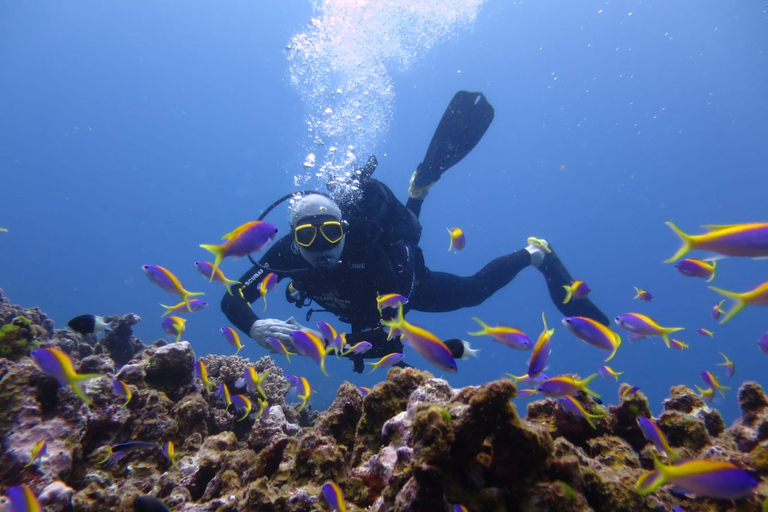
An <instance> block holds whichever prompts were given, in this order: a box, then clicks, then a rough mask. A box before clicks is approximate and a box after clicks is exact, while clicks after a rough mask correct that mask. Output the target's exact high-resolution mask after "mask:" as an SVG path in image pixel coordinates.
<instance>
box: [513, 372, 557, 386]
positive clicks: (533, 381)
mask: <svg viewBox="0 0 768 512" xmlns="http://www.w3.org/2000/svg"><path fill="white" fill-rule="evenodd" d="M507 377H509V378H510V380H511V381H512V382H514V383H515V384H517V383H518V382H519V383H521V384H525V385H527V386H538V385H539V384H541V383H542V382H544V381H546V380H549V377H548V376H547V375H546V374H544V373H540V374H539V375H537V376H536V377H530V376H529V375H528V374H527V373H526V374H525V375H512V374H511V373H508V374H507Z"/></svg>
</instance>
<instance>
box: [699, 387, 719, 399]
mask: <svg viewBox="0 0 768 512" xmlns="http://www.w3.org/2000/svg"><path fill="white" fill-rule="evenodd" d="M696 389H698V390H699V397H700V398H701V399H702V400H705V401H707V402H713V401H714V400H715V390H714V389H712V388H707V389H701V388H700V387H699V386H696Z"/></svg>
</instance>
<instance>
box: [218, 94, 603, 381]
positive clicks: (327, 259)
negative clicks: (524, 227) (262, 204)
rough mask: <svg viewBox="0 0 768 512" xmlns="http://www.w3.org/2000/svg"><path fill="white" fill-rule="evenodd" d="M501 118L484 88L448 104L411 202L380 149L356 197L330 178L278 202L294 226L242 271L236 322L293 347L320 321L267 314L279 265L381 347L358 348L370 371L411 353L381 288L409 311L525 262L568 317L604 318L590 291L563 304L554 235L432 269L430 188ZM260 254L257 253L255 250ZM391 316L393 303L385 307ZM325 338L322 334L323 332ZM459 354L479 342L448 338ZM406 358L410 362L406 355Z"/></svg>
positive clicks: (230, 307) (459, 301)
mask: <svg viewBox="0 0 768 512" xmlns="http://www.w3.org/2000/svg"><path fill="white" fill-rule="evenodd" d="M493 117H494V110H493V107H491V105H490V104H489V103H488V101H487V100H486V98H485V96H484V95H483V94H482V93H473V92H467V91H459V92H458V93H456V95H455V96H454V97H453V99H452V101H451V103H450V104H449V105H448V108H447V109H446V111H445V114H444V115H443V117H442V119H441V121H440V123H439V124H438V127H437V130H436V131H435V134H434V136H433V138H432V141H431V143H430V145H429V147H428V149H427V153H426V155H425V157H424V161H423V162H422V163H421V164H420V165H419V166H418V168H417V170H416V172H414V173H413V176H412V177H411V180H410V187H409V191H408V192H409V199H408V201H407V203H406V204H405V205H403V203H401V202H400V201H399V200H398V199H397V198H396V197H395V195H394V194H393V193H392V191H391V190H390V189H389V187H387V186H386V185H384V184H383V183H382V182H380V181H378V180H376V179H374V178H372V177H371V175H372V174H373V171H374V170H375V169H376V165H377V162H376V158H375V157H373V156H372V157H371V158H370V159H369V160H368V163H367V164H366V165H365V167H363V168H362V169H358V170H357V171H356V172H355V173H354V174H355V175H354V176H353V178H354V180H355V185H357V186H358V187H359V189H360V191H359V194H356V195H355V196H354V197H355V199H354V200H348V199H347V200H342V199H334V198H333V193H334V192H338V189H337V187H343V186H344V183H336V184H329V189H330V191H331V193H332V195H330V196H329V195H326V194H323V193H320V192H312V191H305V192H299V193H292V194H288V195H286V196H284V197H282V198H280V199H278V201H276V202H275V203H273V204H272V205H271V206H270V207H269V208H268V209H267V210H266V211H265V212H264V213H263V214H262V215H261V217H260V220H261V219H263V218H264V217H265V216H266V215H267V214H268V213H269V212H270V211H271V210H272V209H273V208H274V207H276V206H277V205H278V204H280V203H281V202H283V201H285V200H288V199H291V200H292V203H291V207H290V208H291V210H290V211H291V216H290V227H291V232H290V234H288V235H286V236H284V237H283V238H281V239H279V240H277V241H276V242H274V244H273V245H272V247H270V248H269V250H267V252H266V253H265V254H264V255H263V256H262V257H261V259H260V260H259V261H258V262H256V261H255V260H253V258H251V261H252V262H253V263H254V266H253V267H252V268H251V269H250V270H248V272H246V273H245V274H244V275H243V276H242V277H241V278H240V282H241V283H242V284H240V285H236V286H234V287H232V291H233V293H232V294H231V295H230V294H225V295H224V298H223V299H222V301H221V309H222V311H223V312H224V314H225V315H226V316H227V318H228V319H229V321H230V322H231V323H232V324H233V325H234V326H236V327H237V328H238V329H240V330H241V331H243V332H245V333H247V334H248V335H249V336H250V337H251V338H253V339H254V340H255V341H256V342H257V343H258V344H259V345H261V346H263V347H265V348H267V349H268V350H270V351H274V348H273V347H272V345H271V344H270V342H269V341H268V340H267V338H269V337H273V338H275V339H277V340H279V341H281V342H282V343H283V344H284V345H285V347H286V348H287V349H288V350H291V349H292V348H293V345H292V343H291V338H290V333H291V332H294V331H297V330H311V329H307V327H304V326H303V325H301V324H300V323H299V322H297V321H296V320H295V319H294V318H293V317H291V318H289V319H287V320H278V319H270V318H259V317H258V316H257V315H256V314H255V313H254V312H253V310H252V309H251V303H252V302H254V301H256V300H257V299H258V298H259V297H261V290H260V286H259V285H260V283H261V281H262V280H263V279H264V278H265V277H266V276H267V275H268V274H269V273H274V274H275V275H276V276H277V279H278V281H279V280H282V279H286V278H287V279H290V280H291V282H290V283H289V285H288V287H287V290H286V298H287V299H288V300H289V301H290V302H292V303H294V304H295V305H296V306H297V307H299V308H301V307H307V306H309V305H310V304H311V302H312V301H314V302H315V303H316V304H318V305H319V306H321V307H322V308H324V309H321V310H314V309H311V308H310V309H309V312H308V313H307V315H306V319H307V321H309V319H310V317H311V315H312V313H314V312H317V311H328V312H331V313H333V314H334V315H336V317H338V319H339V320H340V321H341V322H344V323H347V324H350V330H349V333H347V334H346V342H347V343H348V344H349V345H351V346H353V345H355V344H356V343H358V342H360V341H368V342H370V343H371V344H372V345H373V348H372V349H370V350H368V351H367V352H365V353H364V354H349V355H347V357H349V358H351V359H352V360H353V362H354V370H355V371H356V372H358V373H360V372H362V370H363V358H364V357H365V358H366V359H367V358H377V359H378V358H381V357H383V356H385V355H387V354H390V353H393V352H402V349H403V345H402V343H401V342H400V336H396V337H393V338H392V339H390V340H387V336H388V333H387V332H386V331H385V330H384V329H383V328H382V325H381V320H382V315H381V313H380V312H379V309H378V308H377V300H376V299H377V297H378V296H380V295H385V294H391V293H396V294H400V295H403V296H404V297H406V298H407V299H408V303H407V304H405V310H406V311H407V310H409V309H413V310H417V311H429V312H446V311H454V310H457V309H461V308H466V307H471V306H476V305H478V304H481V303H482V302H483V301H485V300H486V299H487V298H489V297H490V296H491V295H493V294H494V293H495V292H496V291H498V290H499V289H501V288H503V287H504V286H506V285H507V284H508V283H509V282H510V281H512V279H514V277H515V276H516V275H517V273H518V272H520V271H521V270H522V269H524V268H526V267H529V266H532V267H535V268H536V269H538V271H539V272H541V274H542V275H543V276H544V278H545V280H546V283H547V287H548V290H549V293H550V296H551V298H552V301H553V302H554V304H555V306H556V307H557V308H558V309H559V310H560V311H561V312H562V313H563V314H564V315H566V316H586V317H589V318H592V319H594V320H596V321H598V322H600V323H602V324H604V325H609V320H608V318H607V317H606V316H605V315H604V314H603V313H602V311H600V310H599V309H598V308H597V307H596V306H595V305H594V304H593V303H592V301H590V300H589V299H588V298H582V299H579V300H572V301H569V302H568V303H567V304H563V302H564V298H565V296H566V290H565V288H564V286H565V285H570V284H571V282H572V279H571V276H570V274H569V273H568V271H567V270H566V268H565V266H564V265H563V264H562V262H561V261H560V259H559V258H558V257H557V255H556V253H555V252H554V251H553V250H552V247H551V245H550V244H549V243H548V242H547V241H546V240H541V239H536V238H533V237H532V238H529V239H528V245H527V246H526V247H524V248H521V249H519V250H517V251H515V252H512V253H511V254H507V255H504V256H500V257H498V258H496V259H494V260H492V261H491V262H490V263H488V264H487V265H485V266H484V267H483V268H482V269H480V270H479V271H478V272H477V273H475V274H474V275H471V276H466V277H462V276H457V275H454V274H449V273H445V272H436V271H433V270H430V269H429V268H428V267H427V266H426V264H425V262H424V256H423V254H422V250H421V248H420V247H419V246H418V243H419V239H420V236H421V225H420V224H419V221H418V216H419V213H420V211H421V206H422V204H423V201H424V198H425V197H426V196H427V194H428V192H429V190H430V188H431V187H432V186H433V185H434V184H435V183H436V182H437V180H439V179H440V176H441V175H442V174H443V173H444V172H445V171H447V170H448V169H449V168H451V167H453V166H454V165H455V164H457V163H458V162H459V161H460V160H461V159H463V158H464V157H465V156H466V155H467V154H469V152H470V151H471V150H472V149H473V148H474V147H475V145H476V144H477V143H478V142H479V141H480V139H481V138H482V136H483V134H485V131H486V130H487V129H488V127H489V126H490V124H491V121H492V120H493ZM249 257H250V256H249ZM384 318H385V319H387V318H389V317H388V316H387V310H385V311H384ZM321 339H322V337H321ZM445 344H446V345H447V346H448V348H449V349H450V351H451V353H452V355H453V356H454V358H461V357H462V356H465V355H466V354H467V353H468V352H469V351H470V349H469V347H468V345H467V344H466V342H462V341H461V340H459V339H450V340H446V341H445ZM399 364H400V365H402V364H403V363H402V362H401V363H399Z"/></svg>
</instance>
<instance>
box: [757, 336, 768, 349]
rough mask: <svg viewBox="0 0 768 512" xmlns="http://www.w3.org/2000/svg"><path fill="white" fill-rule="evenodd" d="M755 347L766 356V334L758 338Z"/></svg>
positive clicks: (767, 342) (767, 343)
mask: <svg viewBox="0 0 768 512" xmlns="http://www.w3.org/2000/svg"><path fill="white" fill-rule="evenodd" d="M757 347H758V348H759V349H760V350H762V351H763V352H765V353H766V354H768V332H767V333H765V334H763V335H762V336H760V339H759V340H757Z"/></svg>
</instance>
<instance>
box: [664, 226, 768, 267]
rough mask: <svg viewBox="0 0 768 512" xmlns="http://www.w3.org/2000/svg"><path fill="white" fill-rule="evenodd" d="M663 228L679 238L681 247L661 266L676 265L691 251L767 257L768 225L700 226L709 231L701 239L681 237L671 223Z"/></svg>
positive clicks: (684, 235)
mask: <svg viewBox="0 0 768 512" xmlns="http://www.w3.org/2000/svg"><path fill="white" fill-rule="evenodd" d="M665 224H666V225H667V226H669V227H670V228H672V231H674V232H675V234H677V236H679V237H680V240H682V242H683V245H682V246H681V247H680V249H678V250H677V252H676V253H675V254H674V255H673V256H672V257H671V258H669V259H668V260H665V261H664V263H672V262H673V261H677V260H679V259H680V258H682V257H683V256H685V255H686V254H688V252H689V251H692V250H694V249H701V250H703V251H711V252H716V253H718V254H722V255H724V256H746V257H752V258H761V257H764V256H768V222H756V223H751V224H731V225H725V226H717V225H709V226H702V227H703V228H704V229H706V230H708V233H704V234H702V235H689V234H687V233H684V232H682V231H681V230H680V229H679V228H678V227H677V226H675V225H674V224H673V223H672V222H666V223H665Z"/></svg>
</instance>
